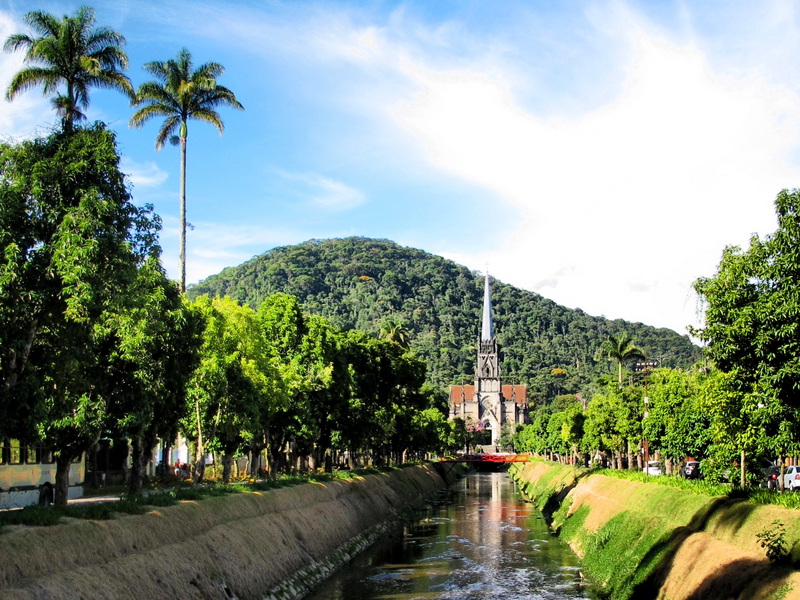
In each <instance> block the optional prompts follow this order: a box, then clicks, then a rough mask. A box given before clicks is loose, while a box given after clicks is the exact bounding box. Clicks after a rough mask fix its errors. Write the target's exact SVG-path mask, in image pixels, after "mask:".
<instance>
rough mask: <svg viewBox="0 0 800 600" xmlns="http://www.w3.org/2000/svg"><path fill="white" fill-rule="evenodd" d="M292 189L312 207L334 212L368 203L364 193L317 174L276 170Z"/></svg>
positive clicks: (292, 191)
mask: <svg viewBox="0 0 800 600" xmlns="http://www.w3.org/2000/svg"><path fill="white" fill-rule="evenodd" d="M276 173H278V175H280V176H281V177H283V178H284V179H285V180H286V181H287V182H288V184H289V185H290V187H291V193H293V194H294V195H296V196H298V197H299V198H301V199H302V200H303V201H305V202H307V203H309V204H310V205H312V206H314V207H316V208H320V209H323V210H327V211H332V212H341V211H346V210H351V209H353V208H356V207H357V206H361V205H362V204H364V203H366V202H367V197H366V196H365V195H364V193H363V192H361V191H360V190H357V189H355V188H353V187H350V186H349V185H347V184H345V183H342V182H341V181H336V180H335V179H330V178H329V177H323V176H322V175H317V174H315V173H289V172H287V171H282V170H276Z"/></svg>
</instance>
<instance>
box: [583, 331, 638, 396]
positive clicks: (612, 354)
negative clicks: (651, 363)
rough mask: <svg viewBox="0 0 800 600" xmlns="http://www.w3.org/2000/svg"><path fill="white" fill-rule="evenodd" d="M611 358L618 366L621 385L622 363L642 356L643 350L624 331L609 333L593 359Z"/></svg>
mask: <svg viewBox="0 0 800 600" xmlns="http://www.w3.org/2000/svg"><path fill="white" fill-rule="evenodd" d="M603 358H605V359H607V360H612V361H614V362H616V363H617V366H618V367H619V371H618V372H619V384H620V385H622V363H623V362H627V361H629V360H633V359H635V358H644V352H642V349H641V348H639V347H638V346H636V345H634V343H633V342H632V341H631V340H630V338H628V334H627V333H625V332H624V331H623V332H622V333H620V334H619V335H616V336H615V335H609V336H608V338H607V339H606V340H605V341H603V343H602V344H600V348H598V349H597V354H596V355H595V360H601V359H603Z"/></svg>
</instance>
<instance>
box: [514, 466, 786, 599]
mask: <svg viewBox="0 0 800 600" xmlns="http://www.w3.org/2000/svg"><path fill="white" fill-rule="evenodd" d="M511 474H512V477H514V478H515V479H516V480H517V481H518V482H519V484H520V485H521V487H522V489H523V491H524V492H525V494H526V495H527V496H528V497H529V499H530V500H531V501H532V502H534V503H535V504H536V506H537V507H538V508H539V509H540V510H543V511H544V512H545V514H546V515H547V516H548V518H550V519H551V524H552V527H553V529H554V530H555V531H556V532H558V534H559V536H560V537H562V538H563V539H564V540H565V541H567V542H568V543H569V544H570V546H572V548H573V549H574V550H575V551H576V552H577V553H578V554H579V555H580V556H582V557H583V560H584V568H585V570H586V572H587V573H588V574H589V576H590V578H591V579H592V581H593V582H594V583H595V585H596V586H597V587H598V588H599V589H600V594H601V595H603V596H605V597H608V598H612V599H614V600H626V599H628V598H663V599H669V600H681V599H687V600H688V599H691V600H705V599H708V600H717V599H720V598H739V599H742V600H745V599H763V600H779V599H782V598H787V599H788V598H800V572H798V571H797V567H798V566H800V519H799V518H798V517H800V512H799V511H797V510H792V509H786V508H782V507H778V506H773V505H756V504H753V503H751V502H749V501H747V500H745V499H736V498H729V497H724V496H716V497H715V496H711V495H707V494H706V493H703V491H702V489H701V488H698V489H697V490H696V491H691V490H686V489H679V488H675V487H670V486H666V485H659V484H658V483H656V481H655V480H653V481H652V482H642V481H632V480H627V479H624V478H619V477H611V476H607V475H603V474H600V473H592V472H590V471H581V470H577V469H574V468H572V467H569V466H563V465H556V464H552V463H545V462H541V461H536V462H531V463H527V464H525V465H514V466H513V467H512V469H511ZM770 532H771V533H770ZM768 550H769V552H770V554H772V555H773V560H772V561H770V560H769V559H768V557H767V556H768V554H767V553H768Z"/></svg>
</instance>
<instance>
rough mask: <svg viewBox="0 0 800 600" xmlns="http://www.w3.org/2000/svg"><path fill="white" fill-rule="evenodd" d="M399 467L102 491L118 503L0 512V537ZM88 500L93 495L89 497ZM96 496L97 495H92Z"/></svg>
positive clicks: (93, 503)
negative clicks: (130, 492)
mask: <svg viewBox="0 0 800 600" xmlns="http://www.w3.org/2000/svg"><path fill="white" fill-rule="evenodd" d="M399 468H401V467H380V468H377V467H373V468H367V469H356V470H353V471H335V472H333V473H309V474H305V475H281V476H279V477H277V478H275V479H265V480H242V481H237V482H234V483H230V484H222V483H216V482H214V481H210V482H207V483H205V484H203V485H199V486H180V485H179V486H176V487H175V488H174V489H171V490H162V491H157V490H156V491H150V492H149V493H147V494H146V495H143V496H127V495H126V494H125V493H123V490H126V489H127V488H120V487H119V486H117V488H114V489H113V490H109V489H107V488H106V489H104V490H103V494H108V493H109V492H111V493H114V492H116V493H119V494H121V497H120V500H119V501H118V502H89V503H85V504H72V505H69V506H51V507H48V508H44V507H41V506H38V505H32V506H26V507H25V508H23V509H22V510H10V511H3V512H0V533H2V531H3V528H4V527H5V526H7V525H28V526H40V527H47V526H52V525H57V524H59V522H60V521H61V518H62V517H70V518H74V519H91V520H97V521H103V520H108V519H114V518H116V517H117V516H118V515H119V514H127V515H141V514H144V513H146V512H148V511H149V510H150V509H152V508H154V507H162V506H173V505H175V504H178V503H179V502H182V501H190V500H191V501H198V500H204V499H206V498H215V497H219V496H227V495H229V494H238V493H243V492H264V491H269V490H274V489H278V488H282V487H289V486H294V485H301V484H304V483H309V482H317V483H325V482H331V481H343V480H348V479H356V478H362V477H364V476H366V475H377V474H380V473H386V472H390V471H395V470H397V469H399ZM88 495H89V496H91V495H92V494H88ZM94 495H96V494H94Z"/></svg>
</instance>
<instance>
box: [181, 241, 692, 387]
mask: <svg viewBox="0 0 800 600" xmlns="http://www.w3.org/2000/svg"><path fill="white" fill-rule="evenodd" d="M274 292H286V293H288V294H293V295H295V296H297V297H298V298H299V299H300V300H301V301H302V303H303V305H304V307H305V309H306V311H307V312H309V313H312V314H318V315H322V316H324V317H326V318H328V319H329V320H330V321H331V322H332V323H333V324H334V325H336V326H338V327H340V328H343V329H351V328H355V329H361V330H365V331H372V332H375V333H376V334H377V332H378V331H379V329H380V326H381V322H382V320H384V319H387V318H392V319H396V320H399V321H401V322H402V323H403V325H405V327H406V328H407V329H408V331H409V332H410V338H411V348H412V349H413V350H414V351H416V353H417V354H418V355H419V356H421V357H423V358H424V359H425V360H426V361H427V363H428V370H429V375H428V376H429V380H430V381H431V382H432V383H434V384H436V385H438V386H441V387H444V386H446V385H448V384H451V383H463V382H468V381H470V380H471V379H472V374H473V373H474V364H475V353H476V341H477V337H478V334H479V329H480V315H481V305H482V301H483V278H482V277H481V276H480V275H479V274H478V273H473V272H471V271H470V270H469V269H467V268H466V267H463V266H461V265H458V264H456V263H454V262H452V261H450V260H447V259H444V258H442V257H440V256H435V255H433V254H428V253H426V252H423V251H421V250H417V249H414V248H405V247H402V246H399V245H397V244H395V243H394V242H391V241H388V240H374V239H367V238H358V237H352V238H346V239H333V240H310V241H308V242H304V243H302V244H299V245H297V246H285V247H282V248H275V249H273V250H270V251H269V252H266V253H265V254H262V255H261V256H258V257H256V258H253V259H252V260H250V261H248V262H246V263H244V264H242V265H239V266H238V267H230V268H227V269H225V270H224V271H222V272H221V273H219V274H217V275H213V276H211V277H209V278H208V279H206V280H204V281H202V282H200V283H199V284H197V285H195V286H192V287H191V288H190V289H189V291H188V294H189V296H190V297H191V298H194V297H196V296H198V295H201V294H210V295H212V296H213V295H220V296H224V295H228V296H231V297H232V298H234V299H235V300H238V301H239V302H241V303H245V304H249V305H250V306H251V307H253V308H255V309H257V308H258V306H259V304H260V303H261V301H262V300H263V299H264V298H265V297H266V296H268V295H269V294H272V293H274ZM492 303H493V308H494V319H495V330H496V333H497V339H498V343H499V345H500V351H501V369H502V373H503V377H504V379H507V380H508V381H509V382H517V383H526V384H528V385H529V386H530V388H531V389H530V394H531V395H532V396H533V398H534V399H536V400H538V401H542V400H547V399H549V398H552V397H553V396H554V395H557V394H563V393H574V392H579V391H582V390H583V391H585V390H586V388H587V387H589V386H591V384H592V383H593V382H594V381H595V379H596V378H597V376H598V375H599V374H601V373H607V372H609V369H610V365H608V364H607V363H605V362H603V363H596V362H595V360H594V355H595V351H596V350H597V347H598V346H599V345H600V343H601V342H602V341H603V339H605V337H606V336H607V335H608V334H612V333H613V334H616V333H620V332H622V331H626V332H628V333H629V334H630V337H631V338H632V339H633V341H634V343H636V344H637V345H638V346H640V347H642V348H644V349H646V350H647V353H648V355H649V356H650V357H653V358H656V359H661V362H662V364H663V365H664V366H670V367H686V366H689V365H691V364H692V363H694V362H695V361H697V360H698V359H699V358H700V349H699V348H698V347H697V346H695V345H693V344H692V343H691V341H690V340H689V338H688V336H681V335H679V334H677V333H676V332H674V331H672V330H670V329H656V328H654V327H649V326H647V325H643V324H641V323H628V322H626V321H623V320H615V321H610V320H608V319H605V318H603V317H592V316H589V315H587V314H586V313H584V312H583V311H581V310H580V309H576V310H572V309H568V308H565V307H563V306H560V305H558V304H556V303H555V302H552V301H550V300H547V299H546V298H543V297H542V296H540V295H539V294H535V293H533V292H528V291H525V290H521V289H518V288H515V287H513V286H511V285H506V284H504V283H502V282H500V281H497V280H493V282H492ZM554 369H561V370H563V373H562V371H558V370H556V371H555V372H554Z"/></svg>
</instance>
